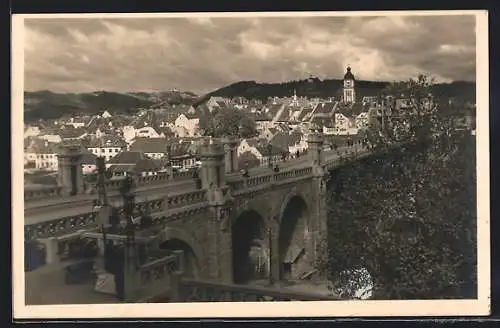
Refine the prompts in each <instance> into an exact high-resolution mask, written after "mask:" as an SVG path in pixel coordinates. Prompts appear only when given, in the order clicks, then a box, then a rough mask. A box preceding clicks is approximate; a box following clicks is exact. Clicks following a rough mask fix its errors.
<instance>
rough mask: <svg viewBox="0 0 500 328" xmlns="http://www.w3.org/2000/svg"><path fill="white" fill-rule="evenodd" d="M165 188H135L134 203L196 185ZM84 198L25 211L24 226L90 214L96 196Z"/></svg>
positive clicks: (193, 187)
mask: <svg viewBox="0 0 500 328" xmlns="http://www.w3.org/2000/svg"><path fill="white" fill-rule="evenodd" d="M166 187H167V186H166V185H163V184H158V185H146V186H140V187H138V188H137V195H136V202H138V203H139V202H143V201H146V200H152V199H155V198H160V197H165V196H167V195H170V194H178V193H184V192H189V191H193V190H195V189H196V184H195V182H194V181H189V180H188V181H182V182H179V183H176V184H169V185H168V187H167V188H166ZM82 196H83V195H82ZM85 196H86V197H82V198H75V200H74V202H73V203H70V202H68V203H67V205H66V204H64V203H63V204H62V206H61V207H59V208H56V207H55V206H57V205H58V204H61V200H60V199H59V203H57V202H55V201H53V200H51V201H50V202H49V204H48V205H47V206H44V207H40V208H38V209H34V210H33V211H28V213H26V210H25V215H24V224H25V225H31V224H37V223H42V222H47V221H51V220H55V219H59V218H63V217H68V216H76V215H83V214H86V213H90V212H92V211H93V208H92V205H93V204H92V203H93V200H94V199H97V195H85ZM71 200H73V197H71ZM78 201H80V202H81V203H80V204H78ZM119 203H121V200H119ZM110 204H113V201H111V200H110ZM30 212H31V213H30Z"/></svg>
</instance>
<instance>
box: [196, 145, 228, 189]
mask: <svg viewBox="0 0 500 328" xmlns="http://www.w3.org/2000/svg"><path fill="white" fill-rule="evenodd" d="M200 157H201V185H202V188H203V189H207V190H210V189H216V188H220V187H222V186H223V185H224V184H225V183H226V181H225V180H226V179H225V168H224V160H223V159H224V148H223V145H222V144H221V143H218V142H215V141H214V142H212V140H211V141H210V142H209V143H207V144H204V145H202V146H201V148H200Z"/></svg>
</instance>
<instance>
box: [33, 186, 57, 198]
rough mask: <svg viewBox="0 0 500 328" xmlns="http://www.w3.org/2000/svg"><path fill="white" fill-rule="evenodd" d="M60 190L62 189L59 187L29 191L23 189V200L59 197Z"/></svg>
mask: <svg viewBox="0 0 500 328" xmlns="http://www.w3.org/2000/svg"><path fill="white" fill-rule="evenodd" d="M61 189H62V188H61V187H59V186H50V187H42V188H37V189H31V190H30V189H25V190H24V200H29V199H40V198H46V197H56V196H60V195H61Z"/></svg>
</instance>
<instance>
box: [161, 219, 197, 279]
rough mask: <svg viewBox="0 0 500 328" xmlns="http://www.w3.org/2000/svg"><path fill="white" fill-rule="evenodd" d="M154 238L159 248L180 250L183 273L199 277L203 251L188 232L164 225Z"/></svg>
mask: <svg viewBox="0 0 500 328" xmlns="http://www.w3.org/2000/svg"><path fill="white" fill-rule="evenodd" d="M156 238H157V242H158V247H159V248H160V249H166V250H170V251H174V250H182V251H183V252H184V257H185V258H184V265H185V270H184V273H185V275H186V276H187V277H191V278H198V277H199V275H200V263H202V262H201V261H202V259H203V252H202V250H201V248H200V247H199V245H198V243H196V241H195V240H194V238H193V236H192V235H191V234H190V233H188V232H187V231H185V230H182V229H177V228H172V227H166V228H165V229H163V230H162V232H161V233H160V234H159V235H157V237H156Z"/></svg>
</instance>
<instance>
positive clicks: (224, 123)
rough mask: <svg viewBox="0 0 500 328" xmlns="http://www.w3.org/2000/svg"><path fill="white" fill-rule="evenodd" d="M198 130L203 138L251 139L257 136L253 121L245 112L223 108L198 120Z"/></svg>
mask: <svg viewBox="0 0 500 328" xmlns="http://www.w3.org/2000/svg"><path fill="white" fill-rule="evenodd" d="M200 128H201V129H202V131H203V134H204V135H205V136H212V137H215V138H220V137H234V138H238V139H244V138H251V137H254V136H256V135H257V130H256V127H255V121H254V120H253V119H252V118H250V117H249V116H248V115H247V114H246V113H245V112H243V111H241V110H238V109H235V108H223V109H220V110H219V111H217V112H216V113H215V115H213V114H206V115H205V117H203V118H202V119H200Z"/></svg>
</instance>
